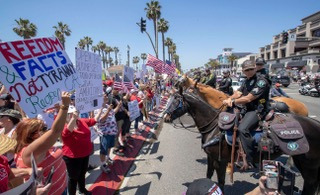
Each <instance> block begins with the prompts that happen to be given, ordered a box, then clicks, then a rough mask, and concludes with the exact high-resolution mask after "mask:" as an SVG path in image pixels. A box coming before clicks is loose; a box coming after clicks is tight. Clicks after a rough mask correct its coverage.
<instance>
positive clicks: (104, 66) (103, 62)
mask: <svg viewBox="0 0 320 195" xmlns="http://www.w3.org/2000/svg"><path fill="white" fill-rule="evenodd" d="M99 53H100V52H99ZM101 53H102V64H103V69H105V68H106V65H105V61H104V52H103V51H102V52H101Z"/></svg>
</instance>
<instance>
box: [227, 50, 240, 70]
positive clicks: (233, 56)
mask: <svg viewBox="0 0 320 195" xmlns="http://www.w3.org/2000/svg"><path fill="white" fill-rule="evenodd" d="M236 59H238V58H237V56H235V55H233V54H231V55H230V56H228V60H229V61H230V65H231V72H233V73H234V70H233V62H234V61H236Z"/></svg>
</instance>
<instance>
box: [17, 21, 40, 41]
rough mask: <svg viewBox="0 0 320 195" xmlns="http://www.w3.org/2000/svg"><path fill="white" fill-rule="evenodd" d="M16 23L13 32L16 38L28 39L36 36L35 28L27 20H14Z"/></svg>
mask: <svg viewBox="0 0 320 195" xmlns="http://www.w3.org/2000/svg"><path fill="white" fill-rule="evenodd" d="M14 21H16V23H17V25H18V26H17V27H14V28H13V29H12V30H13V32H15V33H17V35H18V36H20V37H22V38H23V39H30V38H31V37H35V36H36V35H37V26H36V25H35V24H33V23H30V21H29V20H28V19H23V18H19V20H14Z"/></svg>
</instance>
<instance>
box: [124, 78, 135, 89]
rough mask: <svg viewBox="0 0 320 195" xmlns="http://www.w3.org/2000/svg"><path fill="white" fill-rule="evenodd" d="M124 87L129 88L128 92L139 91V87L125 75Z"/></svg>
mask: <svg viewBox="0 0 320 195" xmlns="http://www.w3.org/2000/svg"><path fill="white" fill-rule="evenodd" d="M123 85H124V86H125V87H126V88H127V90H128V91H130V90H131V89H137V87H136V86H135V85H134V84H133V83H132V81H130V79H129V78H128V77H127V76H126V75H123Z"/></svg>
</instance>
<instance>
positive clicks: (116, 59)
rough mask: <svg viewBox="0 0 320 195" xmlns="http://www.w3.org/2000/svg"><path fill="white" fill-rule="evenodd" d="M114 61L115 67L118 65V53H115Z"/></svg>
mask: <svg viewBox="0 0 320 195" xmlns="http://www.w3.org/2000/svg"><path fill="white" fill-rule="evenodd" d="M114 60H115V61H114V63H115V65H118V58H117V52H114Z"/></svg>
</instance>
